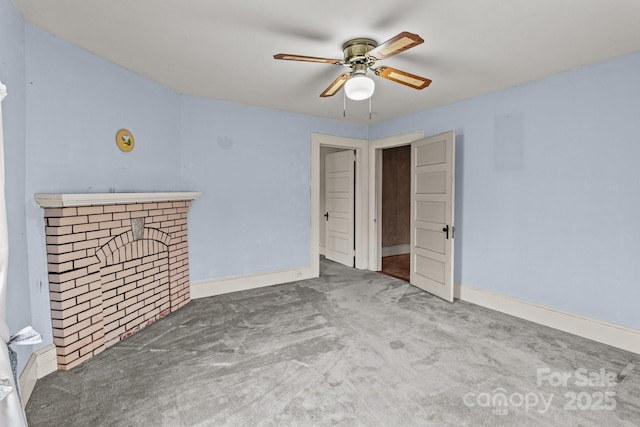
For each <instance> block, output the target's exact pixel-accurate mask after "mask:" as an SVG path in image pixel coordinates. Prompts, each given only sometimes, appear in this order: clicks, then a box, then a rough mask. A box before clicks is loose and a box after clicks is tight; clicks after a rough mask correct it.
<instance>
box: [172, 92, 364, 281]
mask: <svg viewBox="0 0 640 427" xmlns="http://www.w3.org/2000/svg"><path fill="white" fill-rule="evenodd" d="M312 132H319V133H325V134H332V135H340V136H347V137H354V138H363V139H366V138H367V127H366V126H357V125H352V124H347V123H342V122H337V121H330V120H326V119H318V118H313V117H309V116H304V115H299V114H291V113H284V112H281V111H275V110H270V109H264V108H257V107H249V106H245V105H238V104H232V103H228V102H221V101H212V100H207V99H202V98H194V97H189V96H183V97H182V138H181V141H182V142H181V143H182V148H183V152H182V158H183V165H182V171H183V177H182V180H183V182H184V184H185V186H186V187H187V188H189V189H194V190H198V191H202V192H203V196H202V197H201V198H200V199H198V200H197V201H196V209H193V210H192V211H191V213H190V214H189V215H190V216H189V221H190V222H189V256H190V258H191V260H190V264H189V267H190V275H191V280H192V281H197V280H204V279H212V278H220V277H228V276H238V275H244V274H250V273H262V272H272V271H278V270H283V269H293V268H297V267H304V266H308V265H309V260H310V254H309V242H310V239H311V237H310V227H311V225H310V217H311V211H310V198H311V195H310V185H311V182H310V178H311V171H310V164H311V150H310V148H311V133H312Z"/></svg>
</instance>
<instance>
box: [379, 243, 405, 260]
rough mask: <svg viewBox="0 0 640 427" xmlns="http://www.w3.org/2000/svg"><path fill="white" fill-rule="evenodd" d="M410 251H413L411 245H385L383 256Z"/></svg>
mask: <svg viewBox="0 0 640 427" xmlns="http://www.w3.org/2000/svg"><path fill="white" fill-rule="evenodd" d="M409 252H411V245H395V246H384V247H383V248H382V256H383V257H385V256H394V255H402V254H408V253H409Z"/></svg>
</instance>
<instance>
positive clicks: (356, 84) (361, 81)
mask: <svg viewBox="0 0 640 427" xmlns="http://www.w3.org/2000/svg"><path fill="white" fill-rule="evenodd" d="M423 42H424V40H423V39H422V38H421V37H420V36H419V35H417V34H413V33H409V32H407V31H403V32H402V33H400V34H398V35H397V36H395V37H393V38H391V39H389V40H387V41H386V42H384V43H382V44H380V45H379V44H378V43H376V42H375V41H374V40H371V39H367V38H357V39H352V40H349V41H347V42H345V43H344V44H343V45H342V51H343V53H344V59H331V58H319V57H315V56H303V55H290V54H286V53H279V54H277V55H273V58H274V59H284V60H287V61H305V62H319V63H324V64H334V65H342V66H345V67H349V68H351V71H349V72H346V73H344V74H341V75H340V76H338V78H337V79H335V80H334V81H333V83H331V84H330V85H329V87H327V88H326V89H325V90H324V92H322V93H321V94H320V97H322V98H326V97H329V96H333V95H335V94H336V93H337V92H338V91H339V90H340V89H341V88H342V87H343V86H344V89H345V94H346V96H347V97H348V98H349V99H353V100H355V101H360V100H364V99H368V98H370V97H371V95H373V91H374V89H375V83H374V82H373V80H372V79H370V78H369V77H367V75H366V74H367V71H369V70H371V71H373V73H374V74H375V75H376V76H380V77H383V78H385V79H388V80H391V81H394V82H396V83H400V84H403V85H405V86H409V87H412V88H414V89H424V88H425V87H427V86H429V84H431V80H429V79H427V78H425V77H420V76H417V75H415V74H411V73H407V72H405V71H400V70H397V69H395V68H391V67H386V66H380V67H377V68H374V65H375V63H376V62H377V61H380V60H382V59H386V58H389V57H390V56H393V55H396V54H398V53H400V52H404V51H405V50H407V49H411V48H412V47H415V46H417V45H419V44H421V43H423Z"/></svg>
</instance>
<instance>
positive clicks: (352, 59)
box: [342, 38, 378, 65]
mask: <svg viewBox="0 0 640 427" xmlns="http://www.w3.org/2000/svg"><path fill="white" fill-rule="evenodd" d="M377 46H378V43H376V42H375V41H374V40H371V39H362V38H360V39H352V40H349V41H347V42H345V43H344V44H343V45H342V51H343V52H344V62H345V64H349V65H351V64H369V62H370V59H369V58H368V57H367V53H368V52H370V51H372V50H373V49H375V48H376V47H377Z"/></svg>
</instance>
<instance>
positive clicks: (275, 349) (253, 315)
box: [27, 261, 640, 427]
mask: <svg viewBox="0 0 640 427" xmlns="http://www.w3.org/2000/svg"><path fill="white" fill-rule="evenodd" d="M639 360H640V356H638V355H636V354H633V353H628V352H625V351H622V350H618V349H615V348H612V347H608V346H606V345H603V344H598V343H595V342H592V341H589V340H585V339H582V338H579V337H576V336H573V335H569V334H566V333H562V332H559V331H556V330H553V329H550V328H546V327H543V326H539V325H536V324H533V323H530V322H527V321H524V320H520V319H517V318H514V317H511V316H507V315H504V314H501V313H497V312H494V311H491V310H487V309H484V308H481V307H478V306H475V305H472V304H468V303H465V302H460V301H456V302H455V303H454V304H449V303H447V302H444V301H441V300H440V299H438V298H435V297H432V296H430V295H429V294H427V293H425V292H422V291H421V290H419V289H417V288H414V287H412V286H410V285H408V284H406V283H405V282H402V281H400V280H397V279H393V278H391V277H388V276H383V275H381V274H377V273H372V272H363V271H358V270H355V269H348V268H345V267H342V266H340V265H337V264H335V263H332V262H329V261H322V263H321V277H320V278H318V279H312V280H307V281H301V282H296V283H291V284H285V285H279V286H272V287H268V288H262V289H255V290H250V291H244V292H238V293H234V294H228V295H221V296H216V297H211V298H206V299H200V300H194V301H192V302H190V303H189V304H188V305H187V306H186V307H184V308H183V309H181V310H179V311H178V312H176V313H173V314H171V315H169V316H168V317H166V318H165V319H163V320H161V321H158V322H156V323H155V324H153V325H151V326H149V327H148V328H146V329H144V330H142V331H141V332H140V333H138V334H136V335H134V336H132V337H131V338H128V339H127V340H125V341H122V342H120V343H119V344H117V345H115V346H113V347H111V348H109V349H108V350H106V351H105V352H103V353H102V354H100V355H98V356H97V357H94V358H93V359H91V360H89V361H87V362H85V363H84V364H82V365H80V366H79V367H77V368H74V369H72V370H71V371H67V372H55V373H53V374H51V375H49V376H47V377H46V378H44V379H41V380H39V381H38V384H37V385H36V389H35V391H34V392H33V395H32V396H31V400H30V401H29V404H28V406H27V416H28V420H29V425H30V426H31V427H37V426H215V425H229V426H276V425H278V426H279V425H283V426H306V425H346V426H352V425H353V426H413V425H433V426H446V425H452V426H453V425H455V426H478V425H492V426H495V425H505V426H506V425H509V426H511V425H513V426H527V425H532V426H533V425H545V426H572V425H576V426H577V425H580V426H605V425H606V426H637V425H640V362H639ZM580 369H582V370H580ZM563 376H564V377H565V378H566V381H564V382H563V381H560V380H559V379H561V378H563ZM585 378H588V379H589V381H586V380H585ZM538 380H540V381H538ZM556 380H558V381H557V382H555V381H556Z"/></svg>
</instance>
